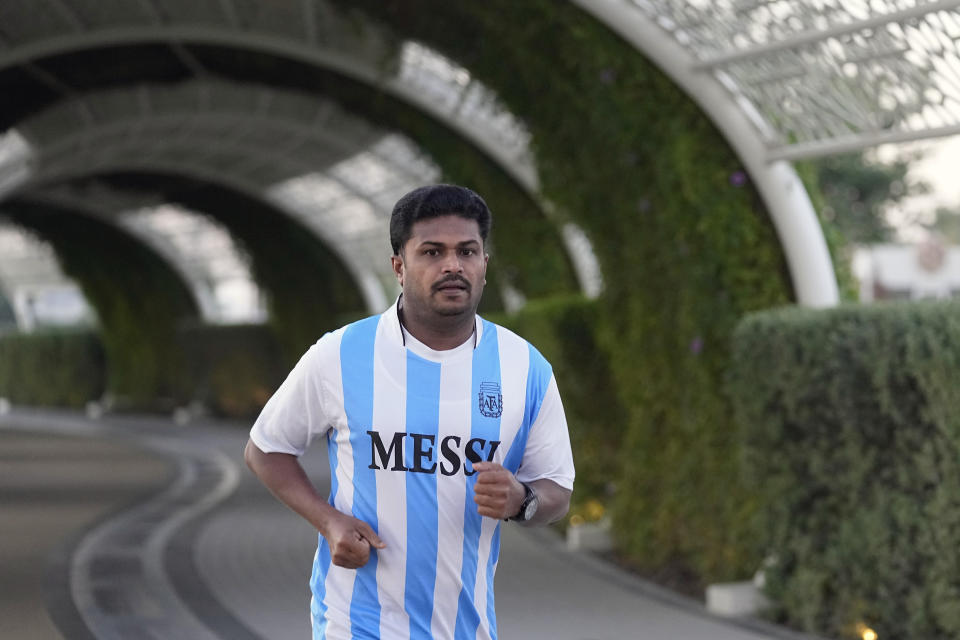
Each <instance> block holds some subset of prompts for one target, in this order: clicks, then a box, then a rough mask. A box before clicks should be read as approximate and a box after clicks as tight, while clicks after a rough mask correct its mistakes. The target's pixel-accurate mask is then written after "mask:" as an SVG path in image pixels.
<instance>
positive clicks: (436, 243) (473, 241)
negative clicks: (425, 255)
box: [419, 238, 480, 247]
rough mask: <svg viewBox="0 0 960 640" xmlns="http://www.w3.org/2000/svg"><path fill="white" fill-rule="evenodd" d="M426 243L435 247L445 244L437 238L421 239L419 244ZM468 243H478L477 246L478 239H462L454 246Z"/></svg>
mask: <svg viewBox="0 0 960 640" xmlns="http://www.w3.org/2000/svg"><path fill="white" fill-rule="evenodd" d="M428 244H429V245H433V246H437V247H444V246H446V245H445V244H444V243H443V242H440V241H439V240H423V241H421V242H420V244H419V246H421V247H422V246H424V245H428ZM468 244H475V245H478V246H479V244H480V241H479V240H474V239H472V238H471V239H470V240H464V241H463V242H458V243H457V245H456V246H458V247H465V246H466V245H468Z"/></svg>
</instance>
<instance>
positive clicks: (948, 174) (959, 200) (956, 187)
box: [878, 136, 960, 241]
mask: <svg viewBox="0 0 960 640" xmlns="http://www.w3.org/2000/svg"><path fill="white" fill-rule="evenodd" d="M915 150H919V151H921V152H923V158H921V159H920V160H919V161H916V162H914V163H913V164H912V166H911V168H910V173H909V175H908V177H909V178H913V179H916V180H923V181H924V182H926V183H928V184H929V185H930V193H928V194H927V195H924V196H917V197H914V198H910V199H908V200H907V201H905V202H904V203H903V205H902V206H901V207H898V208H897V209H896V210H894V211H891V222H892V223H893V224H894V226H896V227H897V229H898V231H899V234H900V236H901V239H902V240H904V241H918V240H922V239H923V238H924V235H925V232H924V231H922V230H921V229H919V228H918V227H917V226H916V225H915V224H912V220H916V219H924V218H925V217H930V216H932V214H933V212H934V211H935V210H936V209H937V207H949V208H952V209H960V136H950V137H948V138H939V139H935V140H925V141H921V142H913V143H910V144H902V145H886V146H884V147H880V148H879V149H878V155H879V157H880V158H881V159H889V158H892V157H894V156H895V155H896V154H897V153H901V152H910V151H915Z"/></svg>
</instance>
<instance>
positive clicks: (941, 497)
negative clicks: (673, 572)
mask: <svg viewBox="0 0 960 640" xmlns="http://www.w3.org/2000/svg"><path fill="white" fill-rule="evenodd" d="M729 389H730V393H731V396H732V398H733V404H734V406H735V408H736V417H737V420H738V422H739V424H740V425H741V429H742V431H741V439H742V442H743V445H744V448H745V451H746V454H745V461H746V463H745V469H746V472H747V481H748V483H749V486H750V487H751V488H752V490H753V491H754V492H755V493H756V495H757V496H758V498H759V509H758V511H757V515H756V520H755V522H754V525H755V528H756V531H757V532H758V533H759V535H760V536H762V539H763V543H764V545H765V549H766V551H767V553H769V554H770V555H769V566H768V567H767V569H766V577H767V584H768V591H769V595H770V596H771V597H772V599H773V601H774V603H775V606H774V609H773V611H772V614H773V615H774V616H775V617H776V618H777V619H778V620H779V621H782V622H786V623H788V624H791V625H794V626H797V627H800V628H802V629H805V630H809V631H816V632H820V633H824V634H829V635H836V636H853V635H855V630H856V625H857V624H858V623H864V622H865V623H867V624H868V625H869V626H870V627H872V628H873V629H874V630H876V631H877V633H878V634H879V636H880V637H881V638H923V639H924V640H936V639H940V638H943V639H946V638H957V637H960V415H958V413H957V410H956V408H957V407H958V406H960V305H958V304H957V303H950V304H943V303H938V304H896V305H878V306H874V307H842V308H839V309H834V310H829V311H813V310H800V309H791V310H780V311H773V312H765V313H759V314H756V315H753V316H751V317H749V318H747V319H746V320H744V321H743V322H742V323H740V325H739V327H738V328H737V331H736V334H735V337H734V344H733V358H732V369H731V372H730V376H729Z"/></svg>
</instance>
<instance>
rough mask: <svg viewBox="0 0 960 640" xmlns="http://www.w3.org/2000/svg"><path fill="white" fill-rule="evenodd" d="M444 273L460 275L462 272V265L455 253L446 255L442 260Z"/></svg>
mask: <svg viewBox="0 0 960 640" xmlns="http://www.w3.org/2000/svg"><path fill="white" fill-rule="evenodd" d="M443 270H444V272H454V273H460V272H461V271H463V264H462V263H461V262H460V255H459V254H458V253H457V252H455V251H454V252H452V253H448V254H447V255H446V257H445V258H444V259H443Z"/></svg>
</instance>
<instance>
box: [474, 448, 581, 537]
mask: <svg viewBox="0 0 960 640" xmlns="http://www.w3.org/2000/svg"><path fill="white" fill-rule="evenodd" d="M473 468H474V469H475V470H476V471H477V472H478V473H477V483H476V484H475V485H474V489H473V490H474V496H473V500H474V502H476V503H477V511H478V512H479V513H480V515H482V516H487V517H489V518H497V519H498V520H504V519H506V518H512V517H513V516H515V515H517V513H518V512H519V511H520V505H522V504H523V499H524V498H525V497H526V494H527V492H526V489H524V488H523V483H522V482H520V481H519V480H517V477H516V476H515V475H513V474H512V473H510V471H509V470H508V469H505V468H504V467H503V466H501V465H499V464H497V463H495V462H477V463H475V464H474V465H473ZM528 484H529V485H530V488H532V489H533V490H534V491H535V492H536V494H537V497H538V498H539V501H540V505H539V506H538V508H537V512H536V513H535V514H534V515H533V517H532V518H531V519H530V520H527V521H525V522H521V523H520V524H522V525H525V526H531V525H544V524H550V523H552V522H556V521H557V520H559V519H560V518H562V517H563V516H565V515H566V514H567V511H568V510H569V509H570V495H571V493H572V492H571V491H570V490H569V489H564V488H563V487H561V486H560V485H558V484H557V483H556V482H554V481H553V480H546V479H543V480H534V481H533V482H530V483H528Z"/></svg>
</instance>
